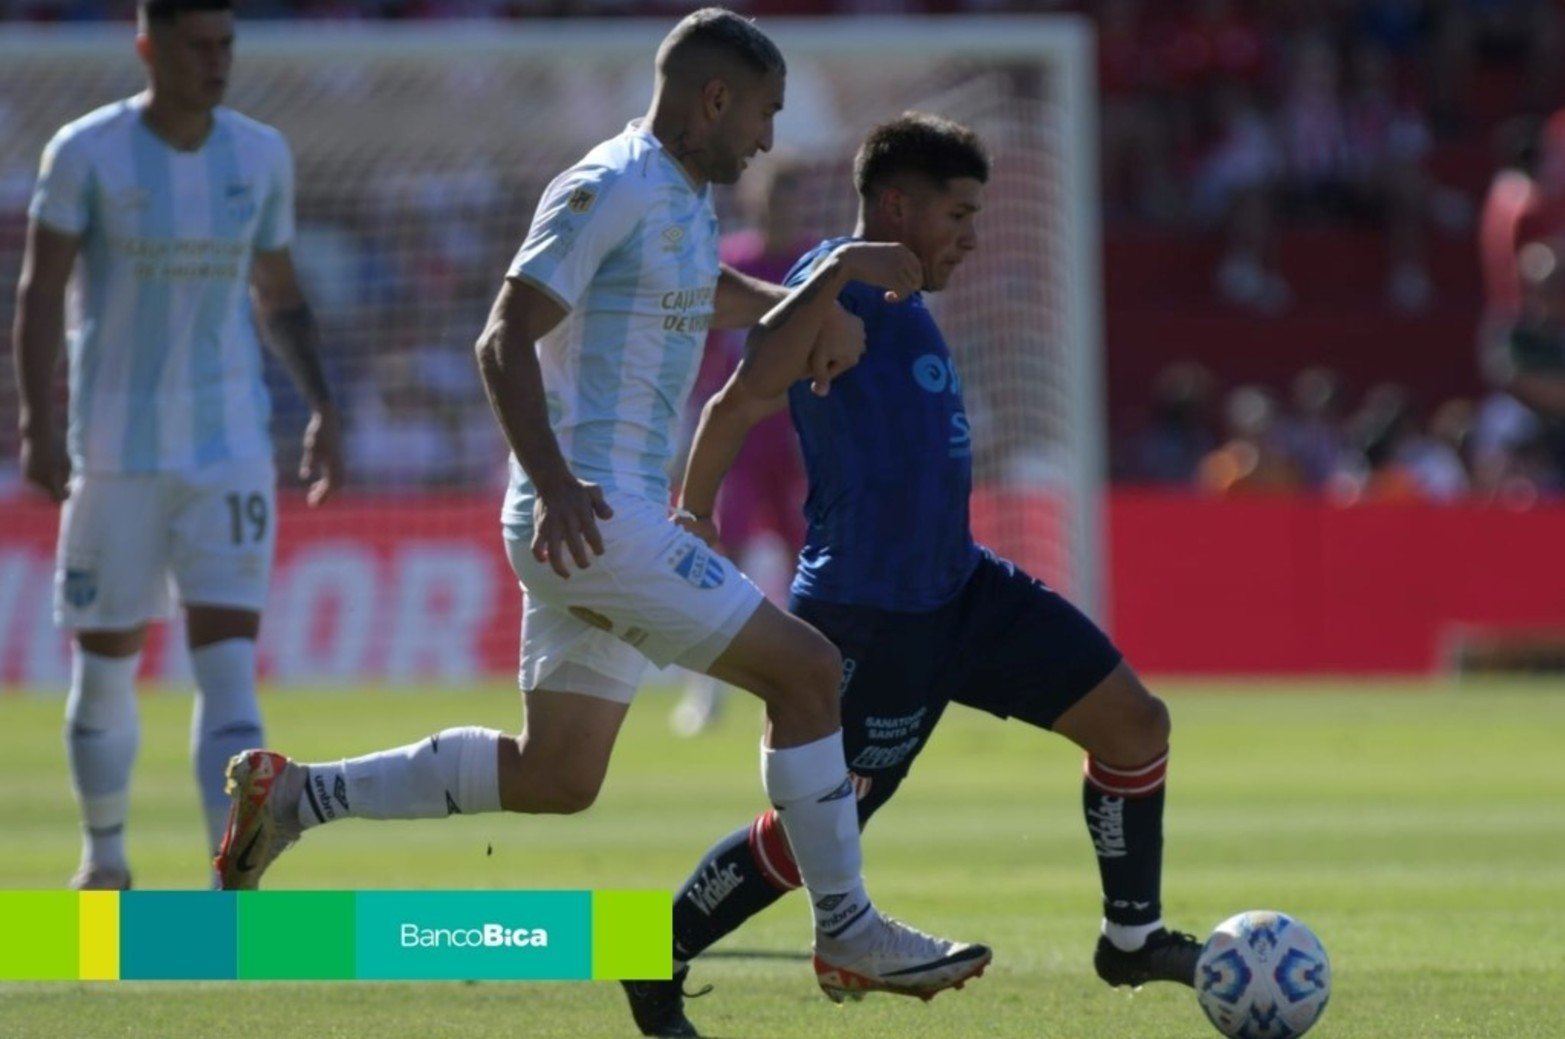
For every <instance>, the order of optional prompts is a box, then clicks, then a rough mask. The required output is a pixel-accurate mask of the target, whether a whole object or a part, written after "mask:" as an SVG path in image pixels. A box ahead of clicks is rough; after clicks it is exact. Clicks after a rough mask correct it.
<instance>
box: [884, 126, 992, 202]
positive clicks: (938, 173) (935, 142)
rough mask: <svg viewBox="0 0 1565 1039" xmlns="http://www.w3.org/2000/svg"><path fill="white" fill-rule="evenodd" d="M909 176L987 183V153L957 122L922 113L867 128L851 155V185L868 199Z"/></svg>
mask: <svg viewBox="0 0 1565 1039" xmlns="http://www.w3.org/2000/svg"><path fill="white" fill-rule="evenodd" d="M906 174H913V175H915V176H918V177H922V178H924V179H926V180H928V181H930V182H932V183H934V184H935V185H937V186H939V187H942V188H943V187H945V186H946V185H947V184H949V183H950V182H951V181H953V180H956V179H957V178H959V177H971V178H973V179H974V180H976V181H978V182H979V183H980V184H985V183H988V181H989V156H988V154H986V153H985V152H984V146H983V144H982V143H981V142H980V141H979V140H978V135H977V134H976V133H974V132H973V131H972V130H970V129H968V128H967V127H965V126H963V125H962V124H961V123H958V122H955V121H953V120H950V119H945V118H943V117H941V116H938V115H930V114H929V113H927V112H904V113H902V114H901V115H900V116H898V117H897V118H895V119H893V120H891V121H890V122H888V123H881V124H880V125H879V126H877V127H875V128H874V129H873V130H871V131H870V132H869V136H868V137H865V138H864V143H863V144H861V145H860V146H859V153H858V154H857V155H855V156H854V157H853V186H854V187H855V188H857V189H858V192H859V195H860V197H862V198H869V197H870V196H871V195H873V194H874V193H875V192H876V191H879V190H880V189H881V188H883V187H885V186H886V185H887V184H889V183H890V182H891V181H892V180H894V179H895V178H897V177H899V176H903V175H906Z"/></svg>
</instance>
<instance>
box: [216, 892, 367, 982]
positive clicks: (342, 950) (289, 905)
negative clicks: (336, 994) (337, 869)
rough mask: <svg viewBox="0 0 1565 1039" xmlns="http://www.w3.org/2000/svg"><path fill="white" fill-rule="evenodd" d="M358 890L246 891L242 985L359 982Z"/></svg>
mask: <svg viewBox="0 0 1565 1039" xmlns="http://www.w3.org/2000/svg"><path fill="white" fill-rule="evenodd" d="M353 971H354V894H353V892H352V891H241V892H240V893H239V977H240V979H241V980H246V981H256V980H301V981H341V980H350V979H352V978H353V977H354V973H353Z"/></svg>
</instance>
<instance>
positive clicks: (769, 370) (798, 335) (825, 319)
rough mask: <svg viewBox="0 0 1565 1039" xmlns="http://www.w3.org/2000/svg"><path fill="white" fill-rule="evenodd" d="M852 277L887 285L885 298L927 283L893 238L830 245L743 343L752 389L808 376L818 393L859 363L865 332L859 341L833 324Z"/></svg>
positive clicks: (778, 388) (772, 391)
mask: <svg viewBox="0 0 1565 1039" xmlns="http://www.w3.org/2000/svg"><path fill="white" fill-rule="evenodd" d="M850 281H860V282H864V283H865V284H868V285H876V286H879V287H880V288H882V289H884V290H885V296H886V301H887V302H893V303H894V302H896V301H898V300H902V299H906V298H907V297H908V296H910V295H912V294H913V293H914V292H915V291H917V290H918V288H919V286H920V285H921V284H922V282H923V268H922V267H921V266H920V264H919V262H918V258H917V257H916V256H914V255H913V252H912V250H910V249H908V248H907V246H905V245H900V244H897V243H895V242H849V243H847V244H845V245H841V246H838V247H837V248H836V249H834V250H832V252H831V254H830V255H828V256H827V257H826V258H825V259H823V260H821V261H820V262H819V263H817V264H816V265H815V268H814V269H813V270H812V271H811V272H810V276H809V277H808V278H807V279H806V280H805V281H804V283H803V284H801V285H799V286H798V287H797V288H795V289H794V290H793V291H792V292H790V293H789V294H788V298H787V299H785V300H783V301H782V302H781V303H779V304H778V305H777V306H775V307H773V308H772V309H771V310H770V311H768V312H767V314H766V316H765V317H763V318H761V321H760V324H758V325H757V326H756V327H755V329H754V330H753V331H751V333H750V336H749V338H748V340H746V343H745V362H746V363H747V364H748V365H750V368H751V372H750V376H749V378H750V379H751V388H752V391H753V392H754V393H755V395H756V396H758V397H763V398H765V397H772V396H775V395H777V394H779V393H782V392H784V391H785V390H787V388H788V387H789V386H790V385H791V384H792V383H793V382H795V381H796V380H798V379H801V378H804V377H805V376H810V377H811V378H812V380H813V383H814V390H815V392H816V393H819V394H823V395H824V394H825V393H826V389H827V386H828V385H829V384H830V382H831V380H832V379H835V378H836V377H837V376H838V375H841V374H842V373H843V372H845V371H847V370H848V369H849V368H851V367H853V366H854V365H855V364H857V363H858V359H859V357H860V356H862V355H863V353H864V343H863V337H862V335H860V336H859V337H858V338H857V339H856V340H855V339H854V338H853V337H851V336H844V335H840V334H834V333H840V332H841V331H842V330H843V329H844V327H845V326H843V325H840V324H838V325H835V326H834V325H833V322H836V321H837V320H838V318H839V316H840V315H839V314H838V310H839V309H840V308H839V307H838V305H837V294H838V293H840V292H841V291H842V289H843V287H844V286H845V285H847V283H848V282H850Z"/></svg>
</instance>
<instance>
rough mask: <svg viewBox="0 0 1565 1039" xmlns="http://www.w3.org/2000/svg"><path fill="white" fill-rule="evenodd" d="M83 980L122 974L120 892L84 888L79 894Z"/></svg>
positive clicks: (79, 951)
mask: <svg viewBox="0 0 1565 1039" xmlns="http://www.w3.org/2000/svg"><path fill="white" fill-rule="evenodd" d="M77 897H78V898H79V899H80V902H79V903H78V907H77V909H78V911H77V921H78V925H79V927H80V929H81V930H80V942H79V944H78V945H77V951H78V955H79V956H80V958H81V959H80V969H81V980H83V981H118V980H119V978H120V893H119V892H118V891H83V892H81V893H80V894H79V895H78V896H77Z"/></svg>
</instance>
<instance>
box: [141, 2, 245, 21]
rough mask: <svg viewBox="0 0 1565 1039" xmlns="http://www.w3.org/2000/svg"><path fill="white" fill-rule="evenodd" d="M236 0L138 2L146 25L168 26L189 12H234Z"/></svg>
mask: <svg viewBox="0 0 1565 1039" xmlns="http://www.w3.org/2000/svg"><path fill="white" fill-rule="evenodd" d="M233 9H234V0H137V3H136V11H137V13H138V14H139V15H140V16H141V19H142V21H143V22H144V23H147V24H159V25H166V24H168V23H169V22H172V21H173V20H174V19H175V18H178V17H179V16H180V15H182V14H184V13H185V12H187V11H232V10H233Z"/></svg>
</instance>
